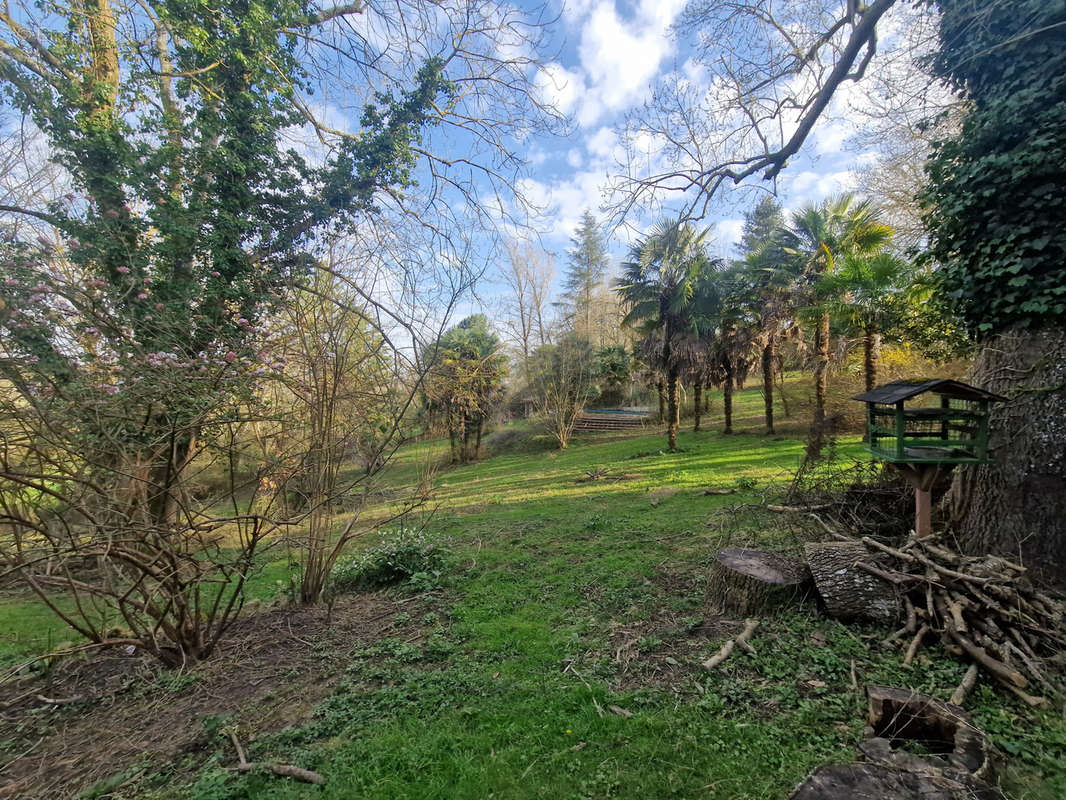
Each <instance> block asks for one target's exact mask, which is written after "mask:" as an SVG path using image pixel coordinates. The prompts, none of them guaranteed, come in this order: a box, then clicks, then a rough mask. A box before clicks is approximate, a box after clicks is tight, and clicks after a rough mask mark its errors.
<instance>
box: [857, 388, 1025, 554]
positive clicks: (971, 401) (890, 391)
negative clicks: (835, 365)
mask: <svg viewBox="0 0 1066 800" xmlns="http://www.w3.org/2000/svg"><path fill="white" fill-rule="evenodd" d="M930 393H931V394H934V395H939V398H940V403H939V404H938V405H939V407H936V406H924V405H913V406H911V407H908V405H907V403H908V401H910V400H914V399H915V398H917V397H919V396H921V395H924V394H930ZM852 399H853V400H861V401H862V402H864V403H866V441H867V447H866V449H867V450H868V451H869V452H870V453H871V454H872V455H873V456H874V457H876V458H878V459H880V460H881V461H885V462H887V463H888V464H889V465H890V466H892V467H894V468H896V469H897V470H899V472H900V473H902V474H903V476H904V477H905V478H906V480H907V483H909V484H910V485H911V486H912V487H913V488H914V531H915V533H916V534H917V535H918V537H919V538H924V537H927V536H931V535H932V533H933V522H932V516H933V499H932V489H933V486H935V485H936V482H937V481H938V480H940V478H942V477H944V476H946V475H947V474H948V473H949V472H951V470H952V469H954V467H955V465H957V464H987V463H989V462H990V459H989V457H988V406H989V403H991V402H998V401H1002V400H1004V399H1005V398H1003V397H999V396H998V395H995V394H992V393H991V392H986V391H985V390H984V389H979V388H977V387H976V386H969V385H968V384H965V383H960V382H959V381H954V380H947V379H944V380H929V381H894V382H892V383H888V384H885V385H884V386H879V387H877V388H876V389H871V390H870V391H868V392H866V393H865V394H861V395H858V396H857V397H854V398H852Z"/></svg>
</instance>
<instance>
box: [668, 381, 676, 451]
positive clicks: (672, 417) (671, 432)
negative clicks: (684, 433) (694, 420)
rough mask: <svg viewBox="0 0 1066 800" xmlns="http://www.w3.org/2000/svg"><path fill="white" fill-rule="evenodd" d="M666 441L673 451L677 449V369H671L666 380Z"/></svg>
mask: <svg viewBox="0 0 1066 800" xmlns="http://www.w3.org/2000/svg"><path fill="white" fill-rule="evenodd" d="M666 416H667V419H668V423H667V427H666V439H667V442H668V444H669V447H670V449H671V450H676V449H677V425H678V417H679V415H678V409H677V369H671V370H670V372H669V373H668V374H667V378H666Z"/></svg>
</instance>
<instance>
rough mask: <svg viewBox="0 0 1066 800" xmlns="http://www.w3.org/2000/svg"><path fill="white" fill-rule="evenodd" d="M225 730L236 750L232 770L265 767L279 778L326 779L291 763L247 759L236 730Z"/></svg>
mask: <svg viewBox="0 0 1066 800" xmlns="http://www.w3.org/2000/svg"><path fill="white" fill-rule="evenodd" d="M226 732H227V733H228V734H229V739H230V741H231V742H233V749H234V750H236V751H237V766H235V767H230V769H231V770H233V771H234V772H241V773H244V772H251V771H252V770H254V769H265V770H268V771H269V772H272V773H274V774H275V775H277V776H278V777H280V778H295V779H296V780H298V781H304V782H305V783H325V782H326V779H325V778H323V777H322V776H321V775H319V774H318V773H317V772H312V771H311V770H309V769H301V768H300V767H294V766H292V765H291V764H264V763H262V762H258V761H249V760H248V759H247V757H246V756H245V754H244V748H243V747H241V742H240V740H239V739H238V738H237V732H236V731H235V730H233V729H232V728H230V729H228V730H227V731H226Z"/></svg>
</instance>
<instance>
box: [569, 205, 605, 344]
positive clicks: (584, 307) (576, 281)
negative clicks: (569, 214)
mask: <svg viewBox="0 0 1066 800" xmlns="http://www.w3.org/2000/svg"><path fill="white" fill-rule="evenodd" d="M570 243H571V244H572V245H573V247H572V248H571V249H570V250H567V251H566V255H567V259H568V261H567V272H566V276H565V278H564V279H563V300H564V304H565V305H566V307H567V311H568V314H569V317H570V320H571V323H570V324H571V326H572V327H573V328H574V330H575V331H577V332H578V333H580V334H581V335H582V336H584V337H585V338H587V339H589V340H591V339H592V317H593V314H592V302H593V295H594V294H595V291H596V287H598V286H599V285H600V284H601V283H603V279H604V277H606V275H607V265H608V261H607V245H606V244H605V243H604V241H603V232H602V231H601V230H600V225H599V223H598V222H597V221H596V217H595V216H594V215H593V213H592V212H591V211H589V210H588V209H586V210H585V213H584V214H583V215H582V217H581V224H580V225H578V227H577V230H576V231H575V232H574V235H573V237H571V239H570Z"/></svg>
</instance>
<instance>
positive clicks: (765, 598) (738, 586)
mask: <svg viewBox="0 0 1066 800" xmlns="http://www.w3.org/2000/svg"><path fill="white" fill-rule="evenodd" d="M810 583H811V574H810V571H809V570H808V569H807V567H806V566H805V565H804V564H803V563H801V562H799V561H796V560H794V559H791V558H786V557H785V556H781V555H778V554H777V553H768V552H766V551H764V550H749V549H746V548H743V547H730V548H727V549H725V550H722V551H720V552H719V553H718V555H717V557H716V558H715V562H714V564H713V565H712V567H711V574H710V579H709V588H708V591H709V594H710V597H711V598H712V600H714V601H715V602H717V603H718V604H719V605H720V606H721V608H722V610H724V611H729V612H732V613H736V614H743V615H750V614H755V613H758V612H761V611H765V610H766V609H768V608H771V607H773V606H776V605H781V604H785V603H794V602H797V601H799V600H801V599H802V598H803V597H805V596H806V594H807V592H808V590H809V589H810Z"/></svg>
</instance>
